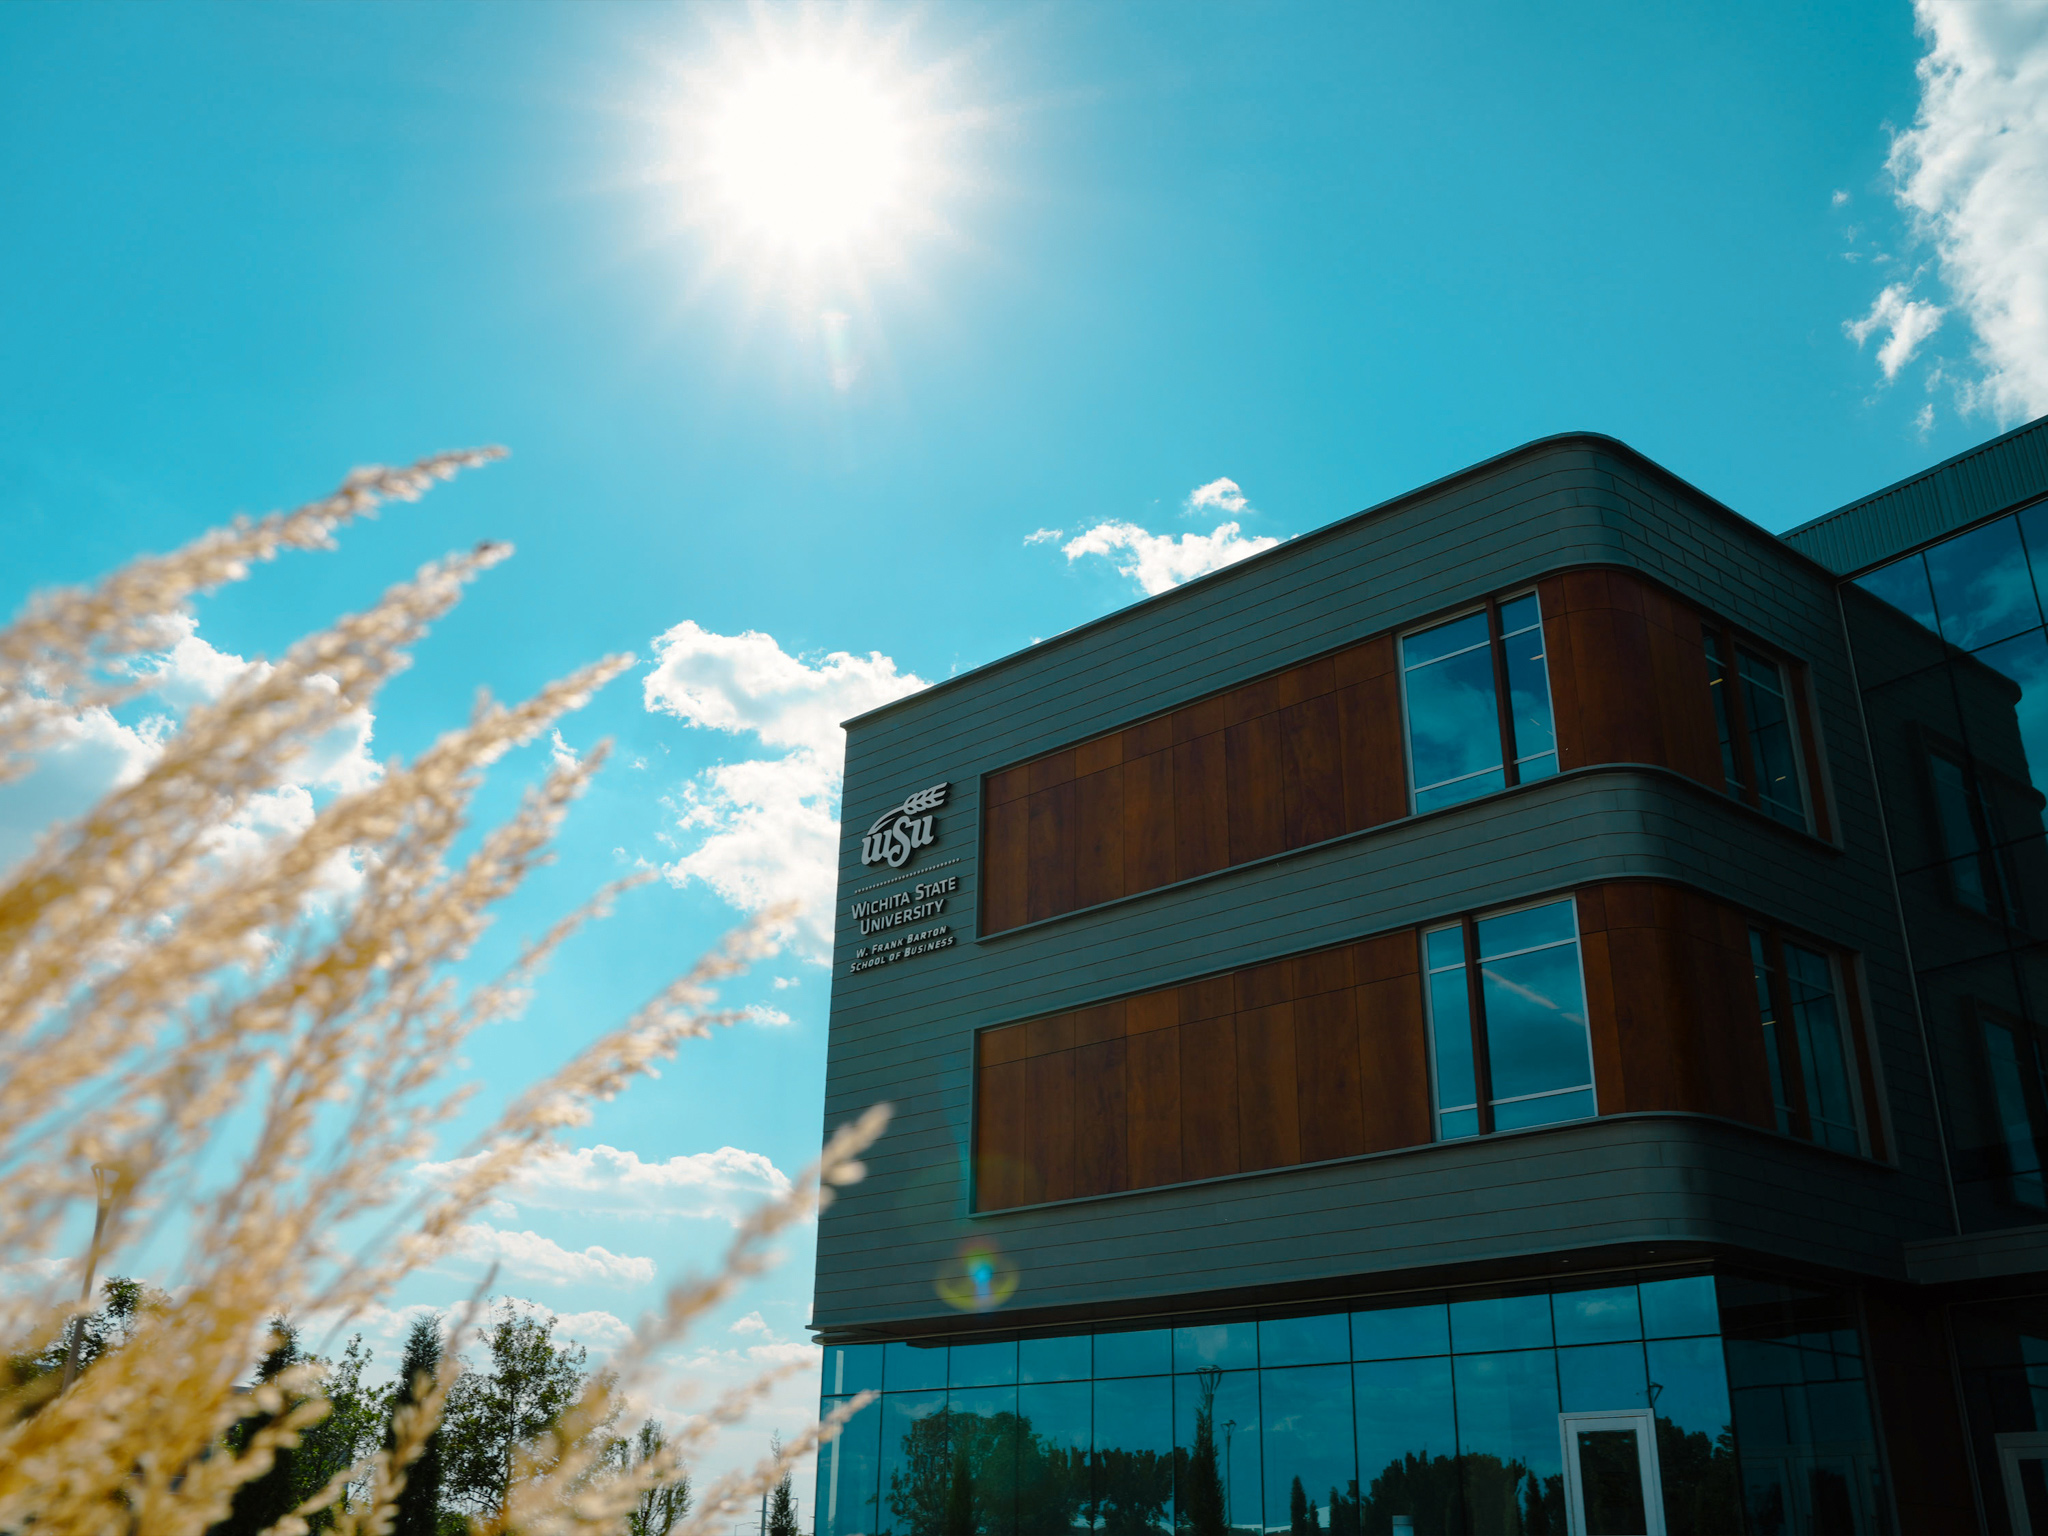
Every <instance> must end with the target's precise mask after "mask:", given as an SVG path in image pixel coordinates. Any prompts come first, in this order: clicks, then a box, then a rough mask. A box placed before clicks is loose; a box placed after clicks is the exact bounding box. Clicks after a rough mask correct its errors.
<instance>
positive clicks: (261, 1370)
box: [208, 1316, 306, 1536]
mask: <svg viewBox="0 0 2048 1536" xmlns="http://www.w3.org/2000/svg"><path fill="white" fill-rule="evenodd" d="M305 1363H306V1355H305V1353H304V1351H303V1350H301V1349H300V1347H299V1330H298V1328H297V1327H296V1325H294V1324H293V1323H292V1321H291V1319H289V1318H287V1317H282V1316H280V1317H273V1318H272V1319H271V1320H270V1348H269V1350H268V1351H267V1352H266V1353H265V1354H264V1356H263V1359H262V1361H261V1362H260V1363H259V1364H258V1365H257V1367H256V1383H255V1384H256V1385H258V1386H261V1385H262V1384H263V1383H265V1382H269V1381H275V1380H276V1379H277V1378H278V1377H279V1376H280V1375H282V1374H283V1373H284V1372H285V1371H287V1370H289V1369H290V1368H291V1367H292V1366H295V1365H303V1364H305ZM286 1406H287V1408H289V1407H290V1406H291V1405H290V1403H287V1404H286ZM270 1422H271V1416H270V1415H268V1414H251V1415H249V1416H248V1417H247V1418H243V1419H239V1420H237V1421H236V1422H235V1424H234V1426H233V1427H232V1428H230V1429H229V1430H228V1433H227V1442H228V1448H229V1449H230V1450H231V1451H233V1452H234V1454H235V1455H236V1456H237V1457H239V1456H240V1455H241V1454H242V1452H243V1450H244V1449H245V1448H246V1447H247V1446H248V1444H249V1442H250V1440H251V1439H252V1438H253V1437H254V1436H255V1434H256V1432H257V1431H258V1430H260V1429H261V1428H263V1426H264V1425H266V1424H268V1423H270ZM298 1461H299V1456H298V1452H297V1450H296V1449H295V1448H293V1447H291V1446H284V1445H281V1446H278V1447H277V1449H276V1451H275V1453H274V1456H273V1459H272V1461H271V1463H270V1470H269V1471H267V1472H265V1473H264V1474H263V1475H262V1476H261V1477H258V1478H254V1479H252V1480H251V1481H249V1482H246V1483H243V1484H242V1485H241V1486H240V1487H239V1488H237V1489H236V1490H235V1497H234V1502H233V1503H232V1504H230V1505H229V1506H228V1514H227V1518H226V1519H225V1520H222V1521H220V1522H219V1523H217V1524H215V1525H214V1526H212V1527H211V1528H210V1530H209V1533H208V1536H258V1533H259V1532H262V1531H266V1530H268V1529H269V1528H270V1527H271V1526H273V1525H275V1524H277V1522H278V1521H280V1520H282V1519H283V1518H284V1517H285V1516H286V1515H288V1514H290V1513H291V1511H292V1508H293V1507H294V1506H295V1505H296V1504H297V1503H298V1484H299V1480H300V1471H299V1467H298Z"/></svg>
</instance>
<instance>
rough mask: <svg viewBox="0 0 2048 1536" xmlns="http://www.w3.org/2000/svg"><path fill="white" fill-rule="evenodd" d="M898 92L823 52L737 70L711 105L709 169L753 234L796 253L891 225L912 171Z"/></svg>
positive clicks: (842, 243)
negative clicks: (746, 72) (742, 72)
mask: <svg viewBox="0 0 2048 1536" xmlns="http://www.w3.org/2000/svg"><path fill="white" fill-rule="evenodd" d="M907 129H908V125H907V123H906V121H905V114H904V110H903V105H902V102H901V100H900V98H898V97H895V96H892V95H891V93H890V92H889V91H888V90H886V89H885V88H884V87H883V85H882V84H881V83H880V82H879V81H877V80H876V79H874V78H873V77H872V76H870V75H867V74H865V73H863V72H861V71H860V70H858V69H855V68H853V67H851V66H850V65H848V64H845V63H842V62H839V61H835V60H823V59H793V60H780V61H776V62H774V63H770V64H766V65H763V66H762V67H760V68H759V69H758V70H757V71H756V72H755V73H753V74H752V75H750V76H748V77H746V78H743V79H742V80H740V81H739V82H738V83H737V84H736V85H735V86H734V87H733V89H732V90H731V92H730V94H729V95H727V96H726V98H725V99H724V100H723V101H722V102H720V103H719V105H718V107H717V108H716V110H715V111H714V113H713V114H712V118H711V122H710V124H709V132H708V134H707V142H706V151H707V154H706V161H707V166H706V168H707V170H708V171H709V173H710V177H709V179H710V181H711V184H712V186H713V188H714V189H715V192H716V196H717V199H718V201H719V202H720V203H721V204H722V205H724V208H725V210H726V211H727V212H728V213H729V214H730V215H731V216H732V217H733V218H734V219H736V220H737V221H738V222H739V223H740V225H741V226H742V228H743V229H744V230H745V232H746V233H747V234H748V235H749V236H751V237H752V239H753V240H755V241H759V242H762V243H765V244H767V245H769V246H771V247H773V248H775V249H777V250H779V251H782V252H784V253H787V254H789V255H794V256H799V257H803V256H815V255H818V254H821V253H824V252H826V251H830V250H843V249H845V248H847V247H851V246H855V245H858V244H860V243H862V242H864V241H866V240H869V239H872V238H874V237H876V236H882V235H887V234H888V233H890V230H889V227H888V226H889V225H890V224H891V222H892V220H894V219H897V218H900V216H901V215H902V213H903V211H904V209H903V203H904V200H905V197H906V194H907V193H908V192H909V190H910V187H909V182H910V179H911V168H912V167H911V160H912V156H911V145H910V143H909V142H908V132H907Z"/></svg>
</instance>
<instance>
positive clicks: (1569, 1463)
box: [1557, 1408, 2048, 1536]
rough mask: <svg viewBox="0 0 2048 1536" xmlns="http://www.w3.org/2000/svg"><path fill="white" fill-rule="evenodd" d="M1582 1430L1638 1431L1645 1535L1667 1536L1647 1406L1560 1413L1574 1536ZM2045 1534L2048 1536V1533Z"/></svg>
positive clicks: (1580, 1509) (1581, 1520)
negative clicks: (1646, 1524)
mask: <svg viewBox="0 0 2048 1536" xmlns="http://www.w3.org/2000/svg"><path fill="white" fill-rule="evenodd" d="M1581 1429H1610V1430H1611V1429H1632V1430H1634V1431H1635V1435H1636V1459H1637V1465H1638V1466H1639V1467H1640V1468H1641V1469H1642V1478H1643V1518H1644V1519H1645V1520H1647V1521H1648V1522H1649V1529H1648V1530H1647V1531H1645V1532H1644V1533H1643V1536H1664V1483H1663V1479H1662V1478H1661V1477H1660V1476H1659V1472H1658V1467H1657V1421H1656V1419H1655V1418H1654V1417H1652V1416H1651V1413H1650V1411H1649V1410H1648V1409H1647V1408H1618V1409H1615V1410H1614V1411H1612V1412H1609V1413H1560V1414H1559V1415H1558V1416H1557V1438H1558V1440H1559V1442H1560V1443H1561V1444H1562V1446H1563V1448H1564V1506H1565V1520H1566V1522H1567V1528H1568V1529H1569V1530H1570V1531H1571V1536H1586V1498H1585V1491H1584V1489H1583V1488H1581V1486H1580V1484H1579V1446H1578V1441H1577V1439H1576V1438H1575V1436H1576V1432H1577V1431H1579V1430H1581ZM2042 1536H2048V1532H2043V1533H2042Z"/></svg>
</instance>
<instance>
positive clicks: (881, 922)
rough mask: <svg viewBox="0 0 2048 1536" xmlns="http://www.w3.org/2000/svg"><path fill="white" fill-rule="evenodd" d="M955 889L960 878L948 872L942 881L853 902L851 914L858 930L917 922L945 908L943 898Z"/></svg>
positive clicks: (873, 930) (879, 930)
mask: <svg viewBox="0 0 2048 1536" xmlns="http://www.w3.org/2000/svg"><path fill="white" fill-rule="evenodd" d="M959 889H960V877H959V876H958V875H952V876H949V877H948V878H946V879H944V880H932V881H929V882H926V883H923V884H920V885H918V886H916V887H915V888H913V889H912V890H908V891H898V892H897V893H896V894H895V895H893V896H882V897H878V898H876V899H875V900H874V901H856V902H855V903H854V904H853V915H854V917H855V919H856V920H858V921H859V923H860V931H861V932H862V933H880V932H882V931H883V930H884V929H888V928H894V927H896V926H897V925H898V924H899V923H918V922H922V921H924V919H926V918H928V917H937V916H938V915H939V914H940V913H941V912H943V911H945V910H946V898H947V897H949V896H951V895H952V894H953V893H954V892H955V891H957V890H959Z"/></svg>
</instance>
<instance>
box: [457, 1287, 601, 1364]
mask: <svg viewBox="0 0 2048 1536" xmlns="http://www.w3.org/2000/svg"><path fill="white" fill-rule="evenodd" d="M498 1301H502V1302H509V1303H511V1306H512V1310H513V1311H515V1312H519V1313H523V1314H524V1315H525V1316H527V1317H538V1318H544V1319H545V1318H552V1319H553V1320H554V1324H555V1339H556V1341H557V1342H560V1341H562V1340H564V1339H566V1340H567V1341H568V1342H570V1343H571V1344H581V1345H583V1346H584V1347H585V1348H587V1349H588V1350H589V1351H590V1352H591V1353H592V1354H593V1355H596V1356H598V1357H599V1358H600V1359H602V1358H603V1357H604V1356H605V1355H608V1354H610V1353H611V1352H612V1351H613V1350H615V1349H617V1348H618V1347H619V1346H620V1345H621V1344H624V1343H625V1342H626V1341H627V1340H628V1339H630V1338H632V1337H633V1330H632V1329H631V1328H630V1327H628V1326H627V1325H626V1324H625V1323H624V1322H623V1321H621V1320H620V1319H619V1318H616V1317H614V1316H613V1315H612V1314H611V1313H609V1312H606V1311H603V1310H600V1309H592V1310H591V1311H588V1312H557V1311H556V1310H555V1309H554V1308H553V1307H549V1306H543V1305H542V1304H541V1303H540V1302H537V1301H530V1300H528V1299H527V1298H526V1297H524V1296H505V1297H500V1298H498ZM496 1304H497V1302H494V1303H493V1305H494V1306H495V1305H496ZM450 1310H451V1311H452V1310H453V1309H450Z"/></svg>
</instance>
